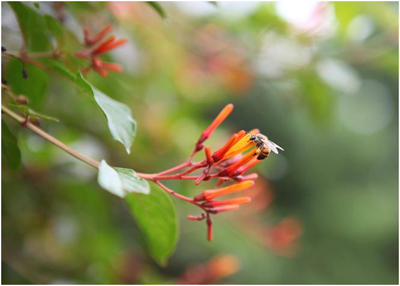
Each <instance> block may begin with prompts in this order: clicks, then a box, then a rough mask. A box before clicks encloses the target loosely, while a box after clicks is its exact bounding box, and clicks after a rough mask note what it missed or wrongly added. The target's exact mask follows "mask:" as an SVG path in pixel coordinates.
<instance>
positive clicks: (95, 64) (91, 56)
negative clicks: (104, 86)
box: [75, 25, 126, 76]
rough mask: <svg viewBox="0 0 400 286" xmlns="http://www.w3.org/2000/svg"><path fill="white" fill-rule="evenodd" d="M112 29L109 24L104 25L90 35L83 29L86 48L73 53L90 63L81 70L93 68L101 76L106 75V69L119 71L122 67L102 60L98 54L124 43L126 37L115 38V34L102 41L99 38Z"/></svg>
mask: <svg viewBox="0 0 400 286" xmlns="http://www.w3.org/2000/svg"><path fill="white" fill-rule="evenodd" d="M111 30H112V26H111V25H107V26H106V27H104V28H103V29H102V30H101V31H100V32H99V33H98V34H97V35H95V36H94V37H92V38H91V37H90V35H89V31H88V30H87V29H84V36H85V46H86V49H85V50H83V51H79V52H76V53H75V56H77V57H80V58H84V59H86V60H88V61H89V62H90V65H89V66H88V67H86V68H84V69H82V70H81V72H82V73H87V72H89V71H90V70H91V69H93V70H95V71H96V72H97V73H99V74H100V75H102V76H107V75H108V71H113V72H121V71H122V67H121V66H120V65H118V64H115V63H109V62H104V61H102V60H101V59H100V58H99V56H100V55H101V54H104V53H106V52H108V51H110V50H113V49H115V48H117V47H119V46H121V45H123V44H125V43H126V39H120V40H116V37H115V36H110V37H108V38H107V39H105V40H104V41H102V42H101V40H102V39H103V38H104V37H105V36H106V35H107V34H108V33H109V32H110V31H111ZM107 70H108V71H107Z"/></svg>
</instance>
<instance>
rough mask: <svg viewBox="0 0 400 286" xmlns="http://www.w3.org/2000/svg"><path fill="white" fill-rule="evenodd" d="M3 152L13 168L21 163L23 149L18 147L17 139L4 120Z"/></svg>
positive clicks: (2, 125)
mask: <svg viewBox="0 0 400 286" xmlns="http://www.w3.org/2000/svg"><path fill="white" fill-rule="evenodd" d="M1 154H2V156H3V158H4V159H5V161H6V162H7V164H8V166H9V167H10V168H11V169H13V170H15V169H17V168H18V167H19V165H20V164H21V151H20V150H19V148H18V145H17V139H16V138H15V136H14V135H13V134H12V133H11V130H10V129H9V128H8V126H7V124H6V123H5V122H4V121H3V120H2V121H1Z"/></svg>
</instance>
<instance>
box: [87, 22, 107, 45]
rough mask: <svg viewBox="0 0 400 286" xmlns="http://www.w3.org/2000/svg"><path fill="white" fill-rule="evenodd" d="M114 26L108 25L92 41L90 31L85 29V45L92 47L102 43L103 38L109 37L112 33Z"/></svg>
mask: <svg viewBox="0 0 400 286" xmlns="http://www.w3.org/2000/svg"><path fill="white" fill-rule="evenodd" d="M111 30H112V26H111V25H107V26H105V27H104V28H103V29H102V30H101V31H100V32H99V33H98V34H97V35H96V36H94V37H93V38H92V39H90V38H89V31H88V30H87V29H84V30H83V32H84V34H85V43H86V45H87V46H92V45H94V44H96V43H97V42H98V41H100V40H101V39H102V38H104V36H105V35H107V34H108V33H109V32H111Z"/></svg>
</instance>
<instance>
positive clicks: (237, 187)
mask: <svg viewBox="0 0 400 286" xmlns="http://www.w3.org/2000/svg"><path fill="white" fill-rule="evenodd" d="M252 186H254V181H251V180H248V181H242V182H240V183H236V184H233V185H230V186H227V187H225V188H221V189H215V190H206V191H204V192H203V194H202V195H203V197H202V199H203V198H204V199H205V200H206V201H211V200H213V199H215V198H217V197H220V196H223V195H226V194H230V193H235V192H239V191H242V190H245V189H248V188H251V187H252Z"/></svg>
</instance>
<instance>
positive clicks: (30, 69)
mask: <svg viewBox="0 0 400 286" xmlns="http://www.w3.org/2000/svg"><path fill="white" fill-rule="evenodd" d="M22 68H23V65H22V63H21V61H20V60H18V59H12V60H11V61H10V63H9V64H8V65H7V68H6V71H5V73H4V74H3V77H4V78H5V79H6V80H7V82H8V85H9V86H10V87H11V90H12V91H13V92H14V93H15V94H23V95H26V96H27V97H28V98H29V103H30V105H32V106H33V107H39V106H40V105H41V103H42V102H43V100H44V97H45V95H46V89H47V85H48V76H47V74H46V73H45V72H44V71H42V70H41V69H40V68H38V67H36V66H33V65H29V64H28V65H26V66H25V70H26V72H27V74H28V78H27V79H25V78H23V77H22Z"/></svg>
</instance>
